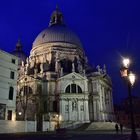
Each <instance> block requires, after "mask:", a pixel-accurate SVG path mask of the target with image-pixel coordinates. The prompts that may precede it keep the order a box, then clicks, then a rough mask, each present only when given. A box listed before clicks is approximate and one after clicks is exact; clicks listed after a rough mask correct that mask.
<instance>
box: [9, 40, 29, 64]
mask: <svg viewBox="0 0 140 140" xmlns="http://www.w3.org/2000/svg"><path fill="white" fill-rule="evenodd" d="M11 54H13V55H15V56H17V57H18V65H21V63H22V61H23V62H25V61H26V58H27V56H26V54H25V53H24V52H23V50H22V44H21V42H20V39H18V42H17V44H16V49H15V50H14V51H12V52H11Z"/></svg>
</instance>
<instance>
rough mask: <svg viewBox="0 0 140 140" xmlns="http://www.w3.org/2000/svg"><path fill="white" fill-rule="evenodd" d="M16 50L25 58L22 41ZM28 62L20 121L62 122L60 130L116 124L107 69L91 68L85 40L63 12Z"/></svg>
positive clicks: (23, 64) (21, 80)
mask: <svg viewBox="0 0 140 140" xmlns="http://www.w3.org/2000/svg"><path fill="white" fill-rule="evenodd" d="M16 48H17V50H19V51H20V52H21V50H22V46H21V43H20V41H19V42H18V44H17V46H16ZM22 56H24V57H19V59H20V61H19V62H20V63H19V74H18V82H17V91H18V93H17V103H16V104H17V114H16V115H17V119H18V120H21V119H28V120H34V119H37V120H40V121H42V120H43V119H44V120H46V121H49V122H56V126H55V127H58V125H59V127H68V126H70V125H71V124H72V125H76V124H81V123H87V122H94V121H110V120H113V99H112V83H111V80H110V77H109V76H108V74H107V72H106V67H105V66H104V67H103V68H100V66H97V67H96V68H92V67H91V66H90V65H89V64H88V60H87V57H86V56H85V53H84V50H83V48H82V44H81V42H80V39H79V37H78V36H77V35H76V34H75V33H74V32H73V31H71V30H70V29H69V28H68V27H67V26H66V25H65V24H64V23H63V16H62V13H61V12H60V11H59V10H58V8H56V10H55V11H54V12H53V13H52V15H51V19H50V23H49V26H48V28H47V29H45V30H43V31H42V32H41V33H40V34H39V35H38V36H37V37H36V39H35V41H34V42H33V46H32V49H31V51H30V56H29V57H27V58H26V60H25V55H22ZM42 116H43V117H42ZM40 121H38V122H40Z"/></svg>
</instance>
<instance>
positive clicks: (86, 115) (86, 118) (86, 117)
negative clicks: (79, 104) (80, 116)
mask: <svg viewBox="0 0 140 140" xmlns="http://www.w3.org/2000/svg"><path fill="white" fill-rule="evenodd" d="M85 113H86V114H85V121H86V122H89V110H88V99H86V100H85Z"/></svg>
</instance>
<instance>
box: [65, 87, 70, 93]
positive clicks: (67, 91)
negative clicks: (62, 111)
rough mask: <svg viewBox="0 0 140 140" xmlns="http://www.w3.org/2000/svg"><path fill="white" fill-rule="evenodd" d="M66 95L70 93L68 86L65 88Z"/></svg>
mask: <svg viewBox="0 0 140 140" xmlns="http://www.w3.org/2000/svg"><path fill="white" fill-rule="evenodd" d="M65 92H66V93H70V85H68V86H67V88H66V91H65Z"/></svg>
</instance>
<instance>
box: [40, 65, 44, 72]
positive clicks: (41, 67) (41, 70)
mask: <svg viewBox="0 0 140 140" xmlns="http://www.w3.org/2000/svg"><path fill="white" fill-rule="evenodd" d="M43 72H44V68H43V63H41V64H40V73H43Z"/></svg>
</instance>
